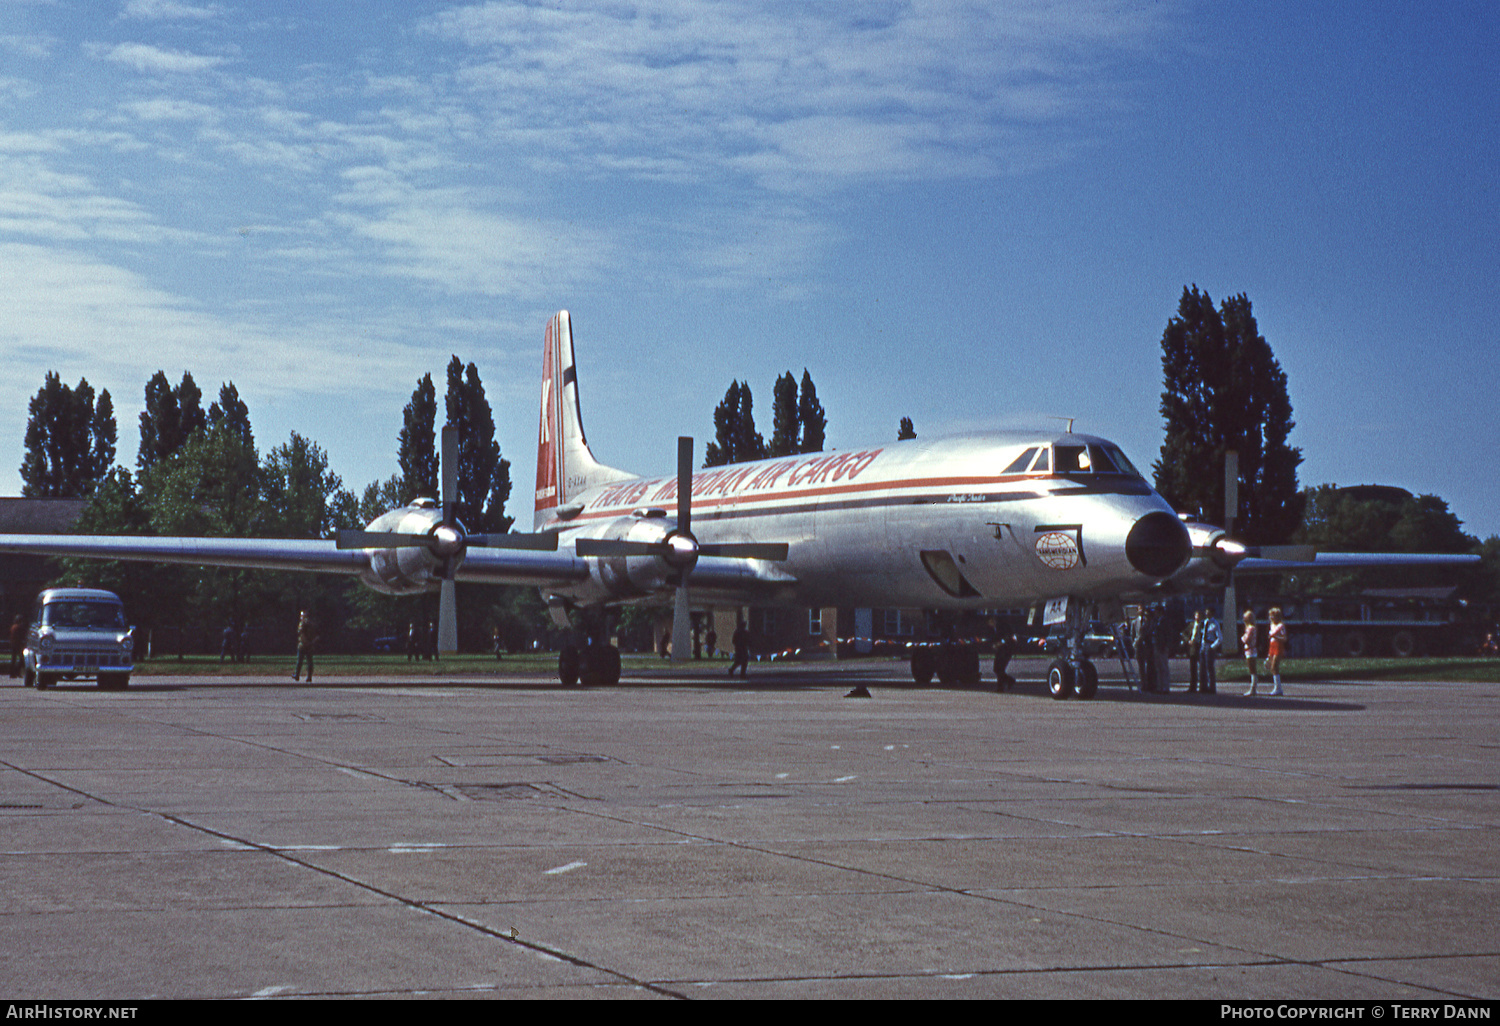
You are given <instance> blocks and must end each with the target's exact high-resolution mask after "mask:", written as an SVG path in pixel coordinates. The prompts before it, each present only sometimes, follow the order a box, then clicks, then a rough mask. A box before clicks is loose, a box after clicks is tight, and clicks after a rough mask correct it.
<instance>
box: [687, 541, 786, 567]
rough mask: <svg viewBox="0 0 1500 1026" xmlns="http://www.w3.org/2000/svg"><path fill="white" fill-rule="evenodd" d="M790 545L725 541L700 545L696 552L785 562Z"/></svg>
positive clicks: (707, 554) (705, 554) (734, 557)
mask: <svg viewBox="0 0 1500 1026" xmlns="http://www.w3.org/2000/svg"><path fill="white" fill-rule="evenodd" d="M790 551H791V546H790V545H788V544H787V543H786V542H725V543H723V544H718V545H700V546H699V547H698V552H699V553H700V554H702V555H704V556H728V557H729V558H730V559H769V560H772V561H774V562H778V563H780V562H785V561H786V558H787V553H788V552H790Z"/></svg>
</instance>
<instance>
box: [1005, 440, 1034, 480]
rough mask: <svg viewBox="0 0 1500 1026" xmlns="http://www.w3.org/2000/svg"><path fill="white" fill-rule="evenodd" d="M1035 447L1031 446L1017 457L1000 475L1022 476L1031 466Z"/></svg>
mask: <svg viewBox="0 0 1500 1026" xmlns="http://www.w3.org/2000/svg"><path fill="white" fill-rule="evenodd" d="M1036 453H1037V447H1036V446H1032V447H1031V448H1030V449H1027V450H1026V451H1025V452H1023V453H1021V455H1019V456H1017V457H1016V458H1015V460H1014V461H1013V462H1012V463H1011V465H1010V466H1008V467H1006V468H1005V469H1004V470H1003V471H1001V473H1002V474H1024V473H1026V468H1027V467H1029V466H1031V461H1032V460H1034V459H1036Z"/></svg>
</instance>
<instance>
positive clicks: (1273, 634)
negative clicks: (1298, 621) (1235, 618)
mask: <svg viewBox="0 0 1500 1026" xmlns="http://www.w3.org/2000/svg"><path fill="white" fill-rule="evenodd" d="M1269 619H1270V621H1271V629H1270V630H1269V631H1267V632H1266V633H1267V634H1268V635H1269V643H1270V648H1269V649H1268V650H1267V651H1266V672H1267V673H1269V674H1270V675H1271V684H1272V687H1271V696H1272V697H1273V698H1280V697H1281V694H1282V692H1281V657H1282V656H1284V655H1286V624H1285V623H1284V622H1283V621H1282V619H1281V608H1280V607H1279V606H1278V607H1277V608H1275V609H1272V610H1271V612H1270V614H1269Z"/></svg>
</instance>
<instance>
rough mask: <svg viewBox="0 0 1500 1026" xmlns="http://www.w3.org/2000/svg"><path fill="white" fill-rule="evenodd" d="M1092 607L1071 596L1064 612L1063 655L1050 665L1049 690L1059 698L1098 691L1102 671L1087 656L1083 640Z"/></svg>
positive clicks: (1081, 695)
mask: <svg viewBox="0 0 1500 1026" xmlns="http://www.w3.org/2000/svg"><path fill="white" fill-rule="evenodd" d="M1092 612H1093V611H1092V610H1091V609H1089V608H1088V607H1087V606H1085V605H1083V604H1082V603H1079V602H1074V601H1073V600H1071V599H1069V601H1068V609H1067V613H1066V614H1065V615H1066V617H1067V619H1066V620H1065V621H1064V635H1063V656H1062V658H1060V659H1056V660H1053V662H1052V665H1051V666H1049V667H1047V692H1048V694H1050V695H1051V696H1052V697H1053V698H1056V699H1058V700H1059V701H1060V700H1062V699H1064V698H1072V697H1073V696H1074V695H1077V696H1078V697H1079V698H1082V699H1090V698H1093V697H1094V695H1095V694H1097V693H1098V691H1099V670H1098V668H1097V667H1096V666H1094V664H1093V663H1091V662H1090V661H1089V660H1088V658H1087V657H1086V656H1085V655H1084V651H1083V639H1084V635H1085V634H1086V633H1087V631H1088V624H1089V620H1090V619H1091V617H1092Z"/></svg>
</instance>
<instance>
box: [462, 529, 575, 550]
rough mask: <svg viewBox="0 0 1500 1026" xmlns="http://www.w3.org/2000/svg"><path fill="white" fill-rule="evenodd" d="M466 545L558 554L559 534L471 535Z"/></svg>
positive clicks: (466, 540) (465, 538) (548, 532)
mask: <svg viewBox="0 0 1500 1026" xmlns="http://www.w3.org/2000/svg"><path fill="white" fill-rule="evenodd" d="M464 543H465V544H467V545H470V546H475V547H478V548H481V549H527V550H529V551H532V552H556V551H557V533H556V532H555V531H542V532H540V533H538V534H524V533H522V532H519V531H517V532H513V533H507V534H470V535H465V536H464Z"/></svg>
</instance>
